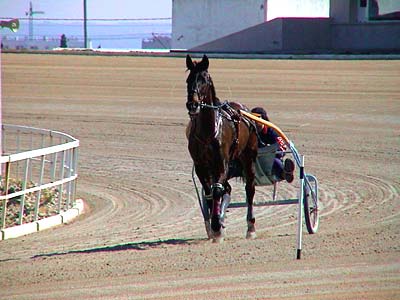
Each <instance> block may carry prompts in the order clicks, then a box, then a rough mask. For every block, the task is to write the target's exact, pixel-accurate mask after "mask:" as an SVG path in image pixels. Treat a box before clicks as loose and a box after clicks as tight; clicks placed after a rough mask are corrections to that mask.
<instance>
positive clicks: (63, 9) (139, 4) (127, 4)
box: [0, 0, 172, 19]
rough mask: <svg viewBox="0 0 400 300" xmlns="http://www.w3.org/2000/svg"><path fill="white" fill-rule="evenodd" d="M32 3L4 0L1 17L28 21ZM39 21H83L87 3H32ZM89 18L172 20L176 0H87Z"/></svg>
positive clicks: (66, 0) (49, 0)
mask: <svg viewBox="0 0 400 300" xmlns="http://www.w3.org/2000/svg"><path fill="white" fill-rule="evenodd" d="M29 2H30V0H0V17H12V18H25V17H26V15H25V12H27V11H29ZM31 2H32V4H33V10H34V11H44V12H45V13H44V14H37V15H36V16H34V17H35V18H78V19H79V18H83V0H31ZM86 5H87V17H88V18H89V19H98V18H106V19H112V18H128V19H135V18H170V17H171V15H172V0H86Z"/></svg>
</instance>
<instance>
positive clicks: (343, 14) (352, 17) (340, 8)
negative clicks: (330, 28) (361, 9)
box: [329, 0, 359, 24]
mask: <svg viewBox="0 0 400 300" xmlns="http://www.w3.org/2000/svg"><path fill="white" fill-rule="evenodd" d="M358 4H359V0H331V1H330V5H329V16H330V18H331V19H332V23H338V24H342V23H354V22H356V21H357V18H358V17H357V14H358V12H357V11H358Z"/></svg>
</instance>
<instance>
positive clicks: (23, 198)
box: [18, 158, 31, 225]
mask: <svg viewBox="0 0 400 300" xmlns="http://www.w3.org/2000/svg"><path fill="white" fill-rule="evenodd" d="M30 160H31V159H30V158H27V159H26V160H25V171H24V181H23V182H22V190H23V191H24V192H25V190H26V184H27V182H28V174H29V169H30V165H31V162H30ZM25 195H26V194H25V193H23V194H22V197H21V203H20V209H19V220H18V224H19V225H21V224H22V221H23V218H24V209H25Z"/></svg>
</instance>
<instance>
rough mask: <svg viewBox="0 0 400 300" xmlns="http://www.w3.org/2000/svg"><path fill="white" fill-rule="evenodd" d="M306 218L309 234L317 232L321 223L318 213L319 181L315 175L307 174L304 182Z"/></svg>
mask: <svg viewBox="0 0 400 300" xmlns="http://www.w3.org/2000/svg"><path fill="white" fill-rule="evenodd" d="M303 205H304V218H305V221H306V227H307V231H308V233H309V234H313V233H316V232H317V230H318V224H319V215H318V181H317V178H316V177H314V176H313V175H310V174H307V175H306V176H305V180H304V184H303Z"/></svg>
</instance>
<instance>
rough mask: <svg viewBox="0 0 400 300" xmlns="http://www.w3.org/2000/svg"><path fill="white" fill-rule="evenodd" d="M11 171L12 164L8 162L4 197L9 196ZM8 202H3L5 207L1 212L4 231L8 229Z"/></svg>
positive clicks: (5, 200) (1, 226) (1, 225)
mask: <svg viewBox="0 0 400 300" xmlns="http://www.w3.org/2000/svg"><path fill="white" fill-rule="evenodd" d="M10 170H11V163H10V162H9V161H8V162H6V170H5V173H6V174H5V178H4V195H5V196H7V195H8V183H9V180H10ZM7 201H8V199H7V198H6V199H4V200H3V205H2V206H3V207H2V210H1V212H2V213H1V224H0V228H1V229H4V228H5V227H6V216H7Z"/></svg>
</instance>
